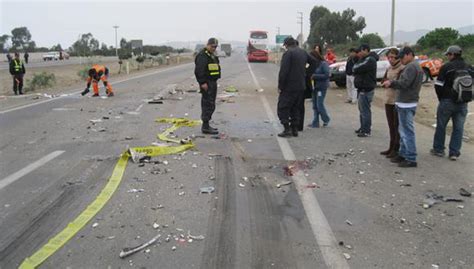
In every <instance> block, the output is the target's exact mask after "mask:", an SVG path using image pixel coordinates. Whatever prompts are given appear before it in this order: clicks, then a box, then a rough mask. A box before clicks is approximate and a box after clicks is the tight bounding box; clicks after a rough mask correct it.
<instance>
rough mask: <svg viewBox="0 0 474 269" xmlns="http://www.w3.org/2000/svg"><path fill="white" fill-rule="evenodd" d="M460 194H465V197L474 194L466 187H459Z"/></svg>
mask: <svg viewBox="0 0 474 269" xmlns="http://www.w3.org/2000/svg"><path fill="white" fill-rule="evenodd" d="M459 195H461V196H464V197H471V196H472V193H471V192H468V191H467V190H466V189H464V188H460V189H459Z"/></svg>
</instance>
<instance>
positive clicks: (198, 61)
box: [194, 37, 221, 134]
mask: <svg viewBox="0 0 474 269" xmlns="http://www.w3.org/2000/svg"><path fill="white" fill-rule="evenodd" d="M218 45H219V42H218V41H217V39H216V38H213V37H212V38H209V40H208V41H207V46H206V47H205V48H204V49H202V50H201V51H200V52H199V53H198V54H197V55H196V58H195V60H194V63H195V65H196V66H195V68H194V75H195V76H196V80H197V82H198V83H199V90H200V92H201V120H202V127H201V131H202V133H203V134H218V133H219V131H218V130H217V128H214V127H212V126H211V125H209V121H210V120H211V118H212V114H213V113H214V111H215V110H216V96H217V80H218V79H219V78H221V67H220V65H219V58H218V57H217V56H216V55H214V53H215V51H216V49H217V47H218Z"/></svg>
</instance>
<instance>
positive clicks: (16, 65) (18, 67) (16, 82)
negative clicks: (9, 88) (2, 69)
mask: <svg viewBox="0 0 474 269" xmlns="http://www.w3.org/2000/svg"><path fill="white" fill-rule="evenodd" d="M25 73H26V69H25V65H24V64H23V62H22V61H21V60H20V54H19V53H18V52H15V58H14V59H13V60H11V61H10V74H11V75H12V78H13V93H14V94H15V95H18V94H20V95H21V94H23V77H24V76H25Z"/></svg>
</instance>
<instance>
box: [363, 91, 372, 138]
mask: <svg viewBox="0 0 474 269" xmlns="http://www.w3.org/2000/svg"><path fill="white" fill-rule="evenodd" d="M374 93H375V91H374V90H371V91H370V92H359V112H360V114H359V118H360V131H361V132H362V133H367V134H370V131H371V127H372V111H371V110H370V103H372V100H373V99H374Z"/></svg>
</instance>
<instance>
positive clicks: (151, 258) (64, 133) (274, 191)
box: [0, 54, 474, 268]
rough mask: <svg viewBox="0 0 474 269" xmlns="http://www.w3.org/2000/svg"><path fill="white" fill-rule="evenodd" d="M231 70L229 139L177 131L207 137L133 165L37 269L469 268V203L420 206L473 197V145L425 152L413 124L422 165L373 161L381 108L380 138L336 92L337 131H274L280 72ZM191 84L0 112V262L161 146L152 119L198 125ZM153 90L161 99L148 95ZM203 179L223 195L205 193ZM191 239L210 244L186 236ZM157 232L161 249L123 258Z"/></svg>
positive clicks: (156, 76)
mask: <svg viewBox="0 0 474 269" xmlns="http://www.w3.org/2000/svg"><path fill="white" fill-rule="evenodd" d="M222 68H223V79H222V80H220V81H219V86H220V90H221V91H220V93H223V91H222V90H223V89H225V88H227V87H229V86H234V87H235V88H237V89H238V90H239V92H238V93H237V96H234V97H231V98H230V99H231V101H228V100H229V98H228V97H227V98H224V99H223V100H227V101H225V102H222V101H219V102H218V106H217V111H216V113H215V115H214V119H213V120H214V124H215V125H216V127H218V128H219V129H220V130H221V132H223V133H225V136H223V137H222V139H214V138H211V137H209V136H205V137H201V136H200V132H199V127H193V128H182V129H179V130H178V131H176V135H178V136H179V137H186V136H189V135H192V134H195V135H197V137H196V149H195V150H192V151H189V152H186V153H185V154H179V155H175V156H174V155H173V156H162V157H157V158H153V159H154V160H160V161H162V162H160V163H159V164H146V165H145V166H144V167H140V166H138V164H134V163H129V165H128V167H127V170H126V172H125V175H124V178H123V181H122V183H121V185H120V187H119V189H118V190H117V192H116V193H115V194H114V196H113V197H112V199H111V200H110V201H109V202H108V203H107V204H106V206H105V207H104V208H103V209H102V210H101V211H100V212H99V214H98V215H97V216H96V217H94V220H93V221H91V222H90V223H89V224H88V225H87V226H86V227H85V228H83V229H82V230H81V231H80V232H79V233H78V234H77V235H76V236H74V237H73V238H72V239H71V240H70V241H69V242H68V243H67V244H66V245H65V246H64V247H62V248H61V249H60V250H59V251H58V252H57V253H55V254H54V255H53V256H52V257H50V258H49V259H48V260H46V262H45V263H43V265H42V266H41V268H124V267H127V268H435V266H434V265H439V268H474V255H472V249H474V227H473V223H474V202H473V201H474V200H473V199H474V198H467V197H462V198H463V199H464V202H439V203H438V204H435V205H434V206H433V207H432V208H429V209H423V207H422V206H421V205H422V203H423V201H424V198H425V194H426V193H427V192H428V191H432V192H434V193H436V194H439V195H444V196H452V197H456V198H461V197H460V196H459V194H458V189H459V188H461V187H463V188H465V189H468V190H471V191H472V190H474V178H473V177H472V175H473V174H474V173H473V172H474V168H473V166H472V163H473V162H474V157H473V156H474V155H473V152H474V149H473V147H472V145H464V146H463V155H462V157H461V158H460V159H459V160H458V161H457V162H452V161H449V160H448V159H447V158H438V157H434V156H431V155H429V153H428V152H429V149H430V145H431V142H432V136H433V129H431V128H428V127H424V126H421V125H417V126H416V131H417V143H418V147H419V148H418V150H419V155H420V156H419V167H418V168H416V169H400V168H398V167H396V166H395V165H393V164H391V163H390V162H388V161H387V160H386V159H385V158H382V157H381V156H380V155H379V154H378V152H379V151H381V150H384V149H385V146H386V145H387V143H388V142H387V135H388V134H387V130H386V129H387V128H386V123H385V119H384V112H383V111H382V110H381V109H380V108H378V107H374V128H373V129H374V130H373V136H372V137H370V138H364V139H360V138H357V137H356V136H355V135H354V132H353V130H354V129H356V128H357V127H358V126H357V124H358V123H357V121H358V112H357V108H356V107H355V106H353V105H349V104H345V103H344V100H345V99H344V96H343V94H344V91H343V90H336V89H333V90H331V91H330V92H329V94H328V99H327V103H328V109H329V113H330V116H331V123H330V126H329V127H328V128H321V129H306V130H305V131H304V132H303V133H301V134H300V136H299V137H298V138H291V139H288V140H284V139H277V138H276V133H277V129H276V128H279V125H278V122H276V120H275V114H276V108H275V107H276V100H277V92H276V79H277V74H278V66H276V65H273V64H258V63H252V64H247V62H246V61H245V58H244V57H243V55H241V54H235V55H233V56H232V57H230V58H226V59H223V61H222ZM111 79H112V82H113V78H111ZM170 89H178V92H177V93H176V94H169V93H168V91H169V90H170ZM192 89H194V90H195V89H196V84H195V81H194V77H193V66H192V65H190V64H188V65H182V66H178V67H175V68H172V69H167V70H162V71H157V72H153V73H152V74H149V75H147V76H141V77H140V78H139V79H132V80H128V81H124V82H120V83H116V84H114V90H115V92H116V96H115V97H113V98H106V99H102V98H90V97H80V96H78V95H77V94H76V95H71V96H65V97H61V98H55V99H51V100H50V101H46V102H42V103H40V104H38V105H29V106H25V107H24V108H21V107H17V108H15V110H11V111H10V110H9V112H4V113H1V111H0V127H1V135H0V231H2V232H1V233H0V268H15V267H16V266H18V265H19V263H21V261H22V260H23V259H24V258H26V257H28V256H30V255H31V254H32V253H33V252H34V251H35V250H36V249H38V248H39V247H40V246H42V245H43V244H44V243H46V242H47V240H48V239H49V238H50V237H52V236H54V235H55V234H56V233H57V232H59V231H61V230H62V229H63V228H64V227H65V226H66V225H67V224H68V223H69V222H70V221H71V220H72V219H73V218H74V217H75V216H77V215H78V214H79V213H80V212H82V211H83V210H84V208H85V207H86V206H87V205H88V204H89V203H90V202H91V201H93V200H94V198H95V197H96V195H97V194H98V193H99V192H100V190H101V189H102V188H103V187H104V185H105V183H106V181H107V180H108V178H109V177H110V174H111V172H112V170H113V168H114V165H115V163H116V161H117V159H118V157H119V155H120V153H121V152H123V151H124V150H125V149H126V148H127V146H145V145H150V144H151V143H153V142H157V138H156V134H157V133H159V132H162V131H163V130H164V128H165V127H166V125H163V124H159V123H156V122H154V120H155V119H156V118H157V117H185V116H188V117H190V118H193V119H199V114H200V113H199V111H200V100H199V94H198V93H193V92H187V90H192ZM259 89H263V90H264V91H263V92H261V91H257V90H259ZM180 90H182V91H180ZM181 92H182V93H181ZM159 93H160V94H161V95H163V96H165V100H164V104H147V103H146V99H149V98H152V97H153V96H155V95H157V94H159ZM377 94H382V93H381V92H380V93H377ZM219 100H222V98H221V99H219ZM306 107H307V114H306V115H307V119H306V120H307V122H309V121H310V119H309V118H310V115H311V111H310V110H311V109H310V107H311V103H307V105H306ZM104 116H105V117H106V118H108V119H103V117H104ZM100 118H102V119H103V120H102V122H99V123H96V124H93V123H91V122H90V120H91V119H100ZM292 159H295V160H298V162H296V165H295V162H292V161H291V160H292ZM164 160H166V161H167V163H168V164H167V165H166V164H164V162H163V161H164ZM288 166H291V167H292V171H293V172H294V175H293V176H288V174H287V173H285V167H288ZM293 167H294V168H293ZM152 171H155V172H153V173H151V172H152ZM156 171H158V172H156ZM286 181H291V182H292V184H290V185H287V186H283V187H281V188H277V187H276V185H277V184H278V183H282V182H286ZM312 183H315V184H316V185H317V186H319V188H313V186H314V185H313V184H312ZM207 186H213V187H215V188H216V191H215V192H214V193H212V194H200V193H199V188H200V187H207ZM131 189H143V190H144V191H143V192H139V193H131V192H129V191H130V190H131ZM183 193H184V194H183ZM180 194H181V195H180ZM159 205H161V206H159ZM94 223H97V224H96V225H94V227H93V224H94ZM154 223H156V224H159V225H160V227H159V228H158V229H154V228H153V224H154ZM188 233H190V234H192V235H203V236H204V237H205V239H204V240H194V241H193V242H188V241H186V240H179V238H180V237H181V234H183V235H184V237H186V235H187V234H188ZM156 234H161V235H162V238H161V242H160V243H159V244H156V245H154V246H152V247H149V248H148V250H145V251H141V252H139V253H136V254H134V255H133V256H130V257H128V258H125V259H120V258H119V256H118V254H119V253H120V251H121V250H122V249H123V248H125V247H133V246H136V245H139V244H142V243H144V242H146V241H148V240H149V239H151V238H152V237H154V236H155V235H156ZM168 236H169V237H170V238H171V240H170V242H166V240H165V238H166V237H168ZM175 238H177V239H178V240H175ZM173 247H176V249H175V250H173ZM344 254H345V255H346V256H347V257H345V256H344ZM348 255H350V258H349V256H348Z"/></svg>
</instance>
